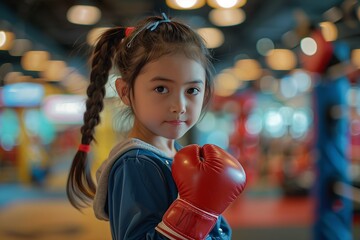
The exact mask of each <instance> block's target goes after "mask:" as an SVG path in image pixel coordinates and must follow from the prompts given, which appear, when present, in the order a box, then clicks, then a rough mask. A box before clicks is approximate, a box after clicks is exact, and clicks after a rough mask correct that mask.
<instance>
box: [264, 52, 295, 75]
mask: <svg viewBox="0 0 360 240" xmlns="http://www.w3.org/2000/svg"><path fill="white" fill-rule="evenodd" d="M266 63H267V64H268V66H269V67H270V68H272V69H274V70H291V69H294V68H295V66H296V63H297V60H296V56H295V53H293V52H292V51H290V50H288V49H273V50H271V51H269V53H268V55H267V56H266Z"/></svg>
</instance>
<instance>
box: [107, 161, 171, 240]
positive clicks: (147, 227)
mask: <svg viewBox="0 0 360 240" xmlns="http://www.w3.org/2000/svg"><path fill="white" fill-rule="evenodd" d="M168 171H169V173H170V170H168ZM170 176H171V173H170ZM167 178H168V176H167V175H166V174H164V172H163V170H162V169H161V168H160V167H159V166H158V164H156V163H155V162H154V161H152V160H151V159H148V158H146V157H131V158H127V159H121V160H118V161H117V163H115V165H114V166H113V169H112V170H111V173H110V176H109V186H108V190H109V192H108V211H109V220H110V226H111V231H112V236H113V239H127V240H131V239H136V240H139V239H167V238H165V237H164V236H162V235H161V234H160V233H158V232H157V231H155V227H156V225H157V224H158V223H159V222H161V219H162V216H163V215H164V213H165V211H166V210H167V208H168V207H169V206H170V204H171V202H172V201H173V199H172V197H171V195H170V193H169V192H171V191H170V190H169V179H167Z"/></svg>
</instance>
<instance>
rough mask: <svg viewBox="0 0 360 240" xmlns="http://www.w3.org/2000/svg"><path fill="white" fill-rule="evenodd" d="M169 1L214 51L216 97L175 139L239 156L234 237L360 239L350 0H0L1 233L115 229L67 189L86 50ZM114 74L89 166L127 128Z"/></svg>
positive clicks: (359, 57) (49, 235) (8, 236)
mask: <svg viewBox="0 0 360 240" xmlns="http://www.w3.org/2000/svg"><path fill="white" fill-rule="evenodd" d="M161 12H165V13H166V14H167V15H168V16H170V17H174V18H177V19H180V20H182V21H183V22H185V23H187V24H188V25H190V26H192V27H193V28H194V29H196V30H197V31H198V32H199V33H200V34H201V35H202V36H203V37H204V39H205V40H206V42H207V45H208V48H209V49H211V51H212V53H213V57H214V59H213V61H214V65H215V71H216V75H215V86H216V87H215V97H214V101H213V103H212V105H211V108H210V109H209V112H208V114H207V115H206V116H205V117H204V119H203V120H202V121H201V122H200V123H199V124H198V125H197V126H196V127H195V128H194V129H193V130H192V131H191V132H190V133H189V134H188V135H186V136H185V137H184V139H181V141H182V142H183V143H184V144H187V143H198V144H205V143H214V144H217V145H219V146H221V147H223V148H225V149H227V150H228V151H229V152H231V153H232V154H233V155H234V156H235V157H237V158H238V159H239V161H240V162H241V163H242V164H243V166H244V168H245V170H246V172H247V177H248V183H247V187H246V190H245V192H244V193H243V194H242V195H241V196H240V197H239V199H237V200H236V201H235V202H234V204H232V205H231V206H230V207H229V208H228V209H227V210H226V212H225V213H224V215H225V217H226V218H227V220H228V221H229V223H230V224H231V226H232V227H233V230H234V235H233V239H236V240H237V239H251V240H257V239H269V240H270V239H277V240H279V239H281V240H282V239H292V240H309V239H313V240H323V239H324V240H330V239H341V240H347V239H359V238H360V229H359V228H360V190H359V187H360V89H359V81H360V71H359V69H360V7H359V2H358V1H356V0H344V1H341V0H326V1H311V0H268V1H261V0H225V1H221V0H206V1H205V0H183V1H181V0H166V1H165V0H103V1H96V0H46V1H45V0H1V1H0V239H4V240H20V239H40V240H41V239H47V240H48V239H51V240H52V239H54V240H56V239H84V240H91V239H111V236H110V232H109V227H108V225H107V223H106V222H102V221H98V220H96V219H95V217H94V216H93V214H92V211H91V209H86V210H85V211H84V212H83V213H80V212H78V211H76V210H75V209H73V208H72V207H71V206H70V204H69V203H68V201H67V199H66V194H65V184H66V178H67V173H68V170H69V167H70V163H71V161H72V157H73V155H74V153H75V151H76V148H77V146H78V144H79V140H80V138H79V128H80V126H81V124H82V113H83V111H84V100H85V91H86V87H87V84H88V78H89V65H88V60H87V59H88V57H89V54H90V52H91V50H92V47H93V45H94V43H95V41H96V37H97V36H98V35H99V34H100V33H101V32H102V31H104V30H105V29H106V28H108V27H112V26H132V25H133V24H134V23H135V22H137V20H139V19H142V18H143V17H144V16H147V15H153V14H160V13H161ZM114 79H116V75H115V74H114V75H111V76H110V79H109V84H108V87H107V92H106V96H107V97H106V105H105V110H104V112H103V113H102V117H103V121H102V124H101V125H100V126H99V127H98V128H97V132H96V135H97V139H99V141H98V144H96V145H94V146H93V148H92V151H91V158H92V168H93V169H94V170H95V169H96V168H97V167H98V166H99V165H100V164H101V162H102V161H103V160H104V159H105V158H106V157H107V154H108V152H109V150H110V149H111V147H112V146H113V145H114V144H115V143H116V141H118V140H119V139H120V138H121V134H122V133H121V131H120V130H119V128H118V124H117V122H116V115H117V106H118V104H119V98H118V97H117V96H116V93H115V92H114V86H113V80H114ZM100 139H101V140H100ZM320 232H321V234H322V235H321V234H320V235H319V233H320ZM319 236H322V237H319Z"/></svg>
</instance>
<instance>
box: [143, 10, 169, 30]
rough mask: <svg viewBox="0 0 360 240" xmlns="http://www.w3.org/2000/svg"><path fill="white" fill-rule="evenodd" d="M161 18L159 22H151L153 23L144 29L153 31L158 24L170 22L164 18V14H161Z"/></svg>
mask: <svg viewBox="0 0 360 240" xmlns="http://www.w3.org/2000/svg"><path fill="white" fill-rule="evenodd" d="M161 15H162V16H163V19H162V20H159V21H156V22H153V23H150V24H149V25H148V26H147V27H146V29H150V31H154V30H155V29H156V28H157V26H159V24H160V23H168V22H171V20H170V19H169V18H168V17H167V16H166V14H165V13H162V14H161Z"/></svg>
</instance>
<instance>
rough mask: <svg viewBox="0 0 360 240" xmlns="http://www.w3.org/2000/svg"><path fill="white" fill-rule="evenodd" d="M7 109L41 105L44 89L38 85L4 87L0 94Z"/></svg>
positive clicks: (25, 83)
mask: <svg viewBox="0 0 360 240" xmlns="http://www.w3.org/2000/svg"><path fill="white" fill-rule="evenodd" d="M0 97H1V100H0V103H1V102H2V105H4V106H5V107H35V106H38V105H40V104H41V102H42V99H43V97H44V88H43V86H42V85H41V84H37V83H29V82H22V83H14V84H9V85H6V86H4V88H3V90H2V94H0Z"/></svg>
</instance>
